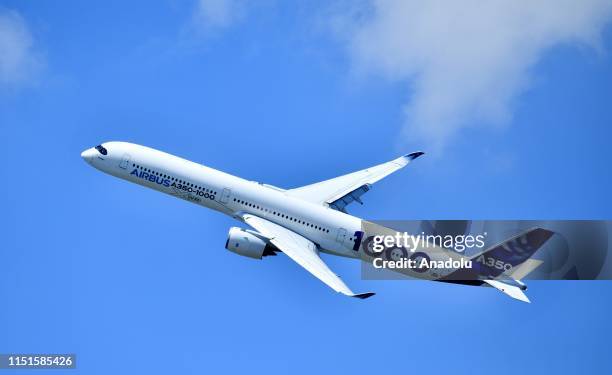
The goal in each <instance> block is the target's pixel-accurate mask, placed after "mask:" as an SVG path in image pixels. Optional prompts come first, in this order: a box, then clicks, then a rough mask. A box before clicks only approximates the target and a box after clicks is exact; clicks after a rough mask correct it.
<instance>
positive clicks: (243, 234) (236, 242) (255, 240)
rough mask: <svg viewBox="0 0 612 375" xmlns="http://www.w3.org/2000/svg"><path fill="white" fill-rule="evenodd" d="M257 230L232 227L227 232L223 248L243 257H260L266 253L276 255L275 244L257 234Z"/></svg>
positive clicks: (266, 254)
mask: <svg viewBox="0 0 612 375" xmlns="http://www.w3.org/2000/svg"><path fill="white" fill-rule="evenodd" d="M257 234H258V233H257V232H254V231H250V230H246V229H242V228H238V227H232V228H230V230H229V233H228V234H227V241H226V242H225V248H226V249H228V250H229V251H231V252H234V253H236V254H239V255H243V256H245V257H249V258H254V259H261V258H262V257H265V256H268V255H276V252H277V251H279V250H278V249H277V248H276V246H274V245H272V244H270V243H269V242H268V241H266V240H264V239H263V236H261V237H260V236H257Z"/></svg>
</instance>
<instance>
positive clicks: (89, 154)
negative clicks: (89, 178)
mask: <svg viewBox="0 0 612 375" xmlns="http://www.w3.org/2000/svg"><path fill="white" fill-rule="evenodd" d="M94 156H96V150H94V149H93V148H88V149H87V150H85V151H83V152H81V157H82V158H83V160H85V161H86V162H88V163H91V162H92V160H93V158H94Z"/></svg>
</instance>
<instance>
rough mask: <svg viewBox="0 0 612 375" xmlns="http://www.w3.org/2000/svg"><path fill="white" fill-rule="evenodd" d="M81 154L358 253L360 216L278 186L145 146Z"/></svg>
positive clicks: (154, 185)
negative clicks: (357, 238) (317, 202)
mask: <svg viewBox="0 0 612 375" xmlns="http://www.w3.org/2000/svg"><path fill="white" fill-rule="evenodd" d="M101 146H102V148H103V151H104V152H105V153H106V155H104V154H103V153H102V152H101V151H99V150H97V149H95V148H91V149H88V150H86V151H84V152H83V153H82V154H81V156H82V157H83V158H84V159H85V160H86V161H87V162H88V163H89V164H91V165H92V166H93V167H95V168H97V169H99V170H101V171H103V172H105V173H108V174H110V175H113V176H115V177H119V178H122V179H124V180H127V181H130V182H134V183H136V184H139V185H142V186H146V187H148V188H151V189H155V190H158V191H161V192H163V193H167V194H170V195H173V196H176V197H179V198H182V199H184V200H187V201H189V202H192V203H195V204H198V205H201V206H204V207H207V208H211V209H213V210H216V211H219V212H222V213H224V214H226V215H229V216H232V217H234V218H237V219H240V215H239V214H242V213H250V214H252V215H255V216H259V217H262V218H265V219H266V220H269V221H271V222H274V223H276V224H279V225H281V226H283V227H285V228H288V229H290V230H292V231H294V232H296V233H298V234H300V235H302V236H303V237H305V238H307V239H309V240H311V241H312V242H314V243H315V244H317V245H318V246H319V249H320V250H321V251H323V252H327V253H331V254H335V255H340V256H345V257H350V258H359V252H358V251H355V250H353V245H354V243H355V242H354V241H355V236H354V233H355V232H357V231H360V230H361V219H359V218H356V217H354V216H351V215H347V214H345V213H342V212H340V211H336V210H333V209H331V208H329V207H325V206H322V205H318V204H314V203H310V202H307V201H303V200H301V199H297V198H294V197H291V196H289V195H287V194H285V192H284V190H283V189H279V188H276V187H273V186H269V185H265V184H261V183H258V182H255V181H247V180H245V179H242V178H240V177H236V176H232V175H230V174H227V173H224V172H221V171H218V170H216V169H213V168H209V167H206V166H204V165H201V164H197V163H194V162H191V161H189V160H185V159H182V158H180V157H177V156H174V155H170V154H167V153H165V152H162V151H158V150H155V149H152V148H149V147H145V146H140V145H136V144H132V143H127V142H106V143H103V144H102V145H101Z"/></svg>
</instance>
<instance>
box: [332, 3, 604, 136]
mask: <svg viewBox="0 0 612 375" xmlns="http://www.w3.org/2000/svg"><path fill="white" fill-rule="evenodd" d="M356 4H359V5H356ZM348 8H349V9H346V8H345V9H343V11H342V15H339V14H336V18H335V19H334V21H335V26H338V25H341V26H342V27H341V28H340V32H341V36H342V37H343V38H344V41H346V43H347V48H348V50H349V53H350V56H351V59H352V61H353V65H354V67H355V70H356V71H358V72H361V73H370V74H372V73H374V74H380V75H382V76H383V77H386V78H388V79H391V80H393V81H400V82H406V83H407V84H409V85H410V86H409V87H410V88H411V90H412V91H411V97H410V99H409V101H408V103H407V104H406V107H405V115H406V118H405V125H404V129H403V133H404V139H413V140H414V139H416V140H417V141H418V142H420V143H423V144H425V143H426V144H427V145H433V146H434V147H435V146H438V147H442V146H444V145H445V144H446V143H448V142H449V140H450V139H451V137H453V136H454V135H456V134H457V133H458V132H460V131H461V130H462V129H465V128H466V127H469V126H474V125H475V124H479V125H481V126H483V125H484V126H495V125H499V124H504V123H507V122H508V121H509V120H510V118H511V109H512V101H513V99H515V98H516V97H517V95H518V94H520V93H521V92H522V91H523V90H525V89H526V87H527V85H528V83H529V73H530V69H529V68H530V67H532V66H533V65H534V64H535V63H536V62H537V61H538V60H539V59H540V58H541V57H542V55H543V53H544V52H545V51H546V50H548V49H550V48H551V47H553V46H556V45H559V44H563V43H567V44H576V45H585V46H590V47H595V48H597V47H598V43H599V38H600V34H601V32H602V29H603V27H604V26H605V24H606V23H607V21H608V20H609V19H610V16H611V14H612V1H609V0H580V1H575V0H532V1H514V0H508V1H502V0H498V1H493V0H483V1H480V0H465V1H445V0H424V1H408V0H384V1H383V0H371V1H368V0H366V1H365V2H361V3H355V2H351V3H349V5H348ZM338 13H340V12H338Z"/></svg>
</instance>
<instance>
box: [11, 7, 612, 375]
mask: <svg viewBox="0 0 612 375" xmlns="http://www.w3.org/2000/svg"><path fill="white" fill-rule="evenodd" d="M223 3H224V2H222V1H221V2H218V4H223ZM586 3H588V2H585V4H586ZM595 3H596V2H594V3H593V4H595ZM210 4H211V3H209V2H207V1H203V2H201V3H199V4H198V3H194V2H190V1H170V0H168V1H162V2H159V3H156V4H151V3H150V2H140V3H139V2H130V3H129V4H126V3H125V2H114V1H107V2H100V3H96V4H93V3H87V4H85V3H83V2H63V3H61V4H58V3H52V2H43V3H41V2H21V1H3V2H2V4H1V5H0V15H1V16H0V137H1V138H0V139H2V147H1V148H0V158H2V160H3V163H2V164H1V167H0V171H1V172H2V176H3V178H4V181H5V183H4V184H3V185H2V186H3V187H2V188H1V189H2V190H1V191H2V194H1V195H0V206H1V207H2V208H3V215H2V218H1V219H0V221H1V222H0V224H1V225H0V227H1V228H3V229H2V231H1V233H2V236H1V239H0V241H1V242H0V244H1V245H0V296H1V297H2V300H3V301H4V303H3V307H2V308H1V309H0V322H2V324H1V326H2V328H1V329H0V352H2V353H9V352H73V353H77V355H78V362H79V363H78V366H79V369H78V370H77V371H76V372H75V373H86V374H108V373H118V374H119V373H126V374H131V373H134V372H142V373H148V374H157V373H159V374H162V373H169V372H177V373H185V374H190V373H209V372H215V373H218V372H227V373H244V372H246V371H249V372H255V373H268V374H270V373H287V372H288V371H291V372H292V373H312V372H315V371H316V372H323V373H327V372H332V371H333V372H339V373H372V372H374V371H383V370H384V371H385V372H386V371H388V372H391V371H429V372H436V373H437V372H446V371H448V372H453V373H475V372H485V371H486V372H491V371H494V372H496V373H502V374H505V373H516V372H543V371H546V372H550V373H574V372H576V371H581V372H595V371H606V370H607V371H609V370H610V364H609V360H608V358H607V356H608V352H609V349H608V342H609V336H610V334H611V333H612V332H611V329H610V324H609V317H608V316H609V314H610V311H611V309H612V302H611V301H610V298H609V295H610V293H612V285H610V284H609V282H534V283H532V284H531V285H530V289H529V295H530V298H531V299H532V301H533V303H532V304H530V305H527V304H520V303H517V302H515V301H513V300H511V299H509V298H506V297H504V296H502V295H500V294H499V293H495V292H494V291H492V290H488V289H480V288H466V287H459V286H453V285H439V284H435V283H426V282H416V281H415V282H402V281H385V282H383V281H363V280H360V275H359V269H360V268H359V265H358V263H356V262H353V261H350V260H346V259H336V258H331V257H327V258H326V260H327V261H328V263H329V264H330V267H331V268H332V269H334V270H335V271H336V272H337V273H338V274H340V275H341V276H342V277H343V279H344V280H345V281H346V282H347V284H348V285H350V286H351V287H352V288H353V289H354V290H374V291H376V292H377V293H378V294H377V296H376V297H374V298H371V299H369V300H367V301H356V300H353V299H348V298H343V297H341V296H339V295H336V294H335V293H332V292H330V291H329V290H328V289H327V288H326V287H325V286H323V285H321V283H319V282H318V281H316V280H315V279H314V278H313V277H311V276H310V275H308V274H307V273H306V272H305V271H303V270H301V269H300V268H299V267H298V266H297V265H296V264H294V263H292V262H291V261H290V260H289V259H287V258H286V257H283V256H279V257H276V258H274V259H266V260H264V261H260V262H258V261H253V260H251V259H247V258H243V257H239V256H237V255H235V254H232V253H229V252H228V251H226V250H225V249H224V248H223V244H224V242H225V238H226V234H227V231H228V229H229V227H230V226H233V225H237V223H236V222H234V221H232V220H231V219H229V218H227V217H224V216H221V215H219V214H217V213H214V212H210V211H206V210H203V209H201V208H199V207H197V206H194V205H190V204H188V203H186V202H183V201H179V200H176V199H174V198H172V197H169V196H165V195H162V194H159V193H157V192H154V191H149V190H146V189H143V188H142V187H140V186H136V185H131V184H128V183H126V182H123V181H120V180H117V179H114V178H112V177H110V176H107V175H103V174H101V173H99V172H98V171H96V170H94V169H92V168H91V167H89V166H88V165H86V164H85V163H84V162H83V161H82V160H81V159H80V157H79V154H80V152H81V151H82V150H83V149H85V148H88V147H91V146H93V145H95V144H98V143H100V142H102V141H108V140H124V141H130V142H135V143H140V144H144V145H148V146H151V147H155V148H158V149H161V150H164V151H167V152H170V153H173V154H177V155H179V156H182V157H186V158H188V159H191V160H194V161H197V162H201V163H203V164H206V165H209V166H211V167H214V168H218V169H221V170H224V171H227V172H229V173H233V174H236V175H239V176H242V177H245V178H248V179H253V180H258V181H263V182H266V183H270V184H274V185H278V186H281V187H287V188H289V187H295V186H300V185H304V184H308V183H312V182H315V181H318V180H322V179H326V178H330V177H333V176H335V175H339V174H342V173H346V172H349V171H352V170H355V169H360V168H363V167H367V166H370V165H373V164H375V163H378V162H382V161H386V160H388V159H391V158H394V157H396V156H397V155H399V154H401V153H404V152H410V151H414V150H416V149H421V150H423V151H425V152H427V155H426V157H423V158H421V159H419V160H418V162H415V163H414V164H411V165H410V166H409V168H407V169H406V170H404V171H402V172H401V173H399V174H397V175H395V176H392V177H390V178H389V179H387V180H385V181H383V182H381V183H380V184H377V185H376V186H375V187H374V189H373V190H372V191H371V192H369V193H368V194H367V196H365V197H364V200H365V203H366V204H365V205H364V206H363V207H355V208H353V209H352V211H351V212H352V213H353V214H355V215H358V216H361V217H365V218H369V219H447V218H459V219H610V216H611V213H612V204H611V203H610V199H609V191H611V190H612V176H611V174H610V171H609V170H610V168H609V163H610V161H611V160H612V158H611V153H612V151H611V149H610V147H609V143H610V141H609V139H610V137H611V136H612V130H611V128H610V124H611V123H612V107H611V106H610V105H609V103H610V99H609V98H610V97H612V57H611V56H610V51H612V28H610V26H609V24H608V22H607V20H608V19H609V18H605V17H603V16H601V15H602V14H604V15H607V14H609V12H608V9H607V8H606V11H605V12H604V11H598V10H599V9H598V8H597V7H596V4H595V5H593V6H592V9H591V10H592V11H591V12H587V11H585V12H575V11H572V12H569V14H576V18H580V15H584V19H583V20H581V21H580V22H578V21H577V22H575V23H572V22H570V24H571V25H570V27H569V28H563V27H561V26H562V25H560V24H553V25H552V26H550V28H549V29H550V30H552V31H550V30H549V29H546V30H544V31H542V35H540V36H541V37H537V35H533V38H528V40H525V39H522V38H519V39H518V41H519V42H521V43H524V44H520V45H524V46H526V47H525V50H528V52H529V53H526V52H525V55H521V49H520V48H515V46H516V44H515V42H516V40H511V41H505V40H501V41H498V40H496V39H494V42H495V43H498V44H495V45H498V46H502V47H503V48H507V47H508V46H512V48H513V51H515V52H516V53H512V54H506V53H499V54H496V55H495V58H492V57H491V56H492V55H486V54H485V55H484V56H483V55H481V54H479V53H477V52H479V51H481V49H482V50H486V46H487V45H489V44H488V43H485V42H486V41H482V42H483V43H482V46H483V47H482V48H477V49H471V48H468V44H469V43H470V40H472V39H470V38H468V37H466V39H465V45H466V48H465V49H463V48H458V49H457V52H456V54H451V55H450V58H453V59H457V60H456V61H458V62H463V61H474V62H475V64H476V63H479V64H482V65H481V67H482V69H477V70H471V69H468V71H467V72H468V73H470V74H471V75H469V74H468V75H466V74H467V73H465V72H464V71H462V70H461V69H459V68H457V71H454V72H453V71H450V70H449V69H450V68H449V69H446V68H444V69H442V71H443V72H444V74H443V75H442V76H440V74H441V73H440V70H436V69H432V68H431V66H442V67H446V65H439V61H440V59H443V57H444V56H445V55H443V56H442V57H441V55H440V54H439V52H440V51H438V50H433V51H430V50H429V49H426V50H424V51H421V50H419V49H418V48H417V47H414V49H410V48H412V47H411V46H417V45H420V44H419V43H416V42H415V41H414V40H406V39H402V38H400V39H399V40H398V41H395V40H394V39H393V37H395V34H393V33H392V34H393V37H392V38H391V39H385V38H386V37H387V34H384V33H383V32H381V33H382V34H378V32H379V31H376V32H374V31H371V30H373V29H375V30H386V29H385V28H384V27H382V26H380V25H379V24H378V23H380V24H385V22H386V19H385V18H384V17H383V16H380V17H379V18H377V19H374V20H372V21H370V22H371V23H370V24H366V25H362V24H359V23H357V24H350V22H347V21H346V18H345V17H347V16H346V14H352V13H351V11H355V10H354V9H347V8H350V5H347V3H339V4H336V5H332V6H330V5H329V3H327V2H312V3H311V2H308V4H300V5H295V6H289V5H288V4H286V3H284V4H283V3H281V2H275V1H269V2H263V3H261V4H260V5H257V6H249V5H246V4H245V3H231V2H230V3H229V5H227V4H226V6H227V7H226V8H221V9H219V8H214V6H219V5H218V4H217V3H215V4H216V5H214V4H213V5H210ZM379 6H380V5H379ZM585 6H586V7H590V6H591V5H585ZM211 7H213V8H211ZM372 7H374V8H368V9H367V10H368V11H370V12H375V14H379V15H380V14H385V11H388V10H385V9H378V8H376V5H372ZM402 11H403V9H402ZM492 12H493V11H492ZM424 13H427V12H424ZM527 13H529V12H527ZM366 14H367V13H366ZM493 14H497V13H496V12H493ZM529 14H531V13H529ZM535 14H536V15H537V14H539V13H537V12H536V13H535ZM593 14H596V15H597V17H600V18H597V17H595V16H593ZM534 17H536V16H535V15H534ZM564 17H566V18H564ZM519 18H520V17H519ZM425 19H426V18H425ZM536 19H537V18H536ZM556 19H561V20H564V19H567V15H564V14H560V15H559V17H558V18H556ZM556 19H555V20H556ZM571 19H572V20H573V19H574V18H571ZM501 21H503V22H501ZM377 22H378V23H377ZM470 22H471V23H470V24H472V23H474V22H473V21H470ZM551 22H552V21H551ZM555 22H557V21H555ZM559 22H560V21H559ZM347 23H349V25H348V26H347ZM474 24H476V25H479V24H478V22H476V23H474ZM499 24H500V25H506V26H507V27H508V28H509V30H514V29H513V27H515V21H513V20H506V19H503V20H500V22H499ZM542 24H545V23H542ZM338 25H340V26H338ZM485 26H486V25H485ZM506 26H504V27H506ZM338 29H340V30H338ZM392 30H395V29H394V28H392ZM436 30H437V29H436ZM538 30H539V29H538ZM402 32H403V31H402V30H399V29H398V30H397V34H401V33H402ZM495 32H496V31H491V33H490V34H495ZM534 32H536V31H534ZM538 32H539V31H538ZM425 34H426V35H429V36H430V37H432V38H433V41H434V42H435V41H440V42H441V43H442V41H446V39H445V37H444V36H440V35H437V34H436V33H435V32H434V33H432V34H427V33H425ZM481 34H483V33H482V32H479V33H478V35H481ZM508 34H511V35H515V34H516V33H514V34H513V33H508ZM401 35H404V34H401ZM372 38H374V40H376V41H380V45H381V46H384V45H387V44H388V45H392V46H396V45H398V46H400V47H401V46H407V47H406V49H409V50H410V51H412V52H411V53H410V54H408V55H407V56H404V55H398V56H393V55H392V53H391V52H389V51H388V50H387V49H384V48H382V47H381V48H382V49H381V50H378V49H376V48H374V49H372V48H373V47H372V45H371V44H368V40H370V39H372ZM532 39H533V40H538V41H539V42H538V43H535V42H533V43H532V42H531V40H532ZM7 41H8V42H7ZM387 42H388V43H387ZM392 42H393V43H392ZM452 42H453V45H455V44H456V43H455V41H454V40H453V41H452ZM442 45H444V44H443V43H442ZM527 47H529V48H527ZM448 48H450V47H448ZM448 48H444V49H442V50H443V51H447V50H449V49H448ZM503 48H501V47H500V49H502V50H504V49H503ZM399 49H400V50H402V51H403V49H402V48H399ZM392 50H394V49H392ZM453 51H454V50H453ZM465 51H472V52H470V53H468V54H467V55H464V54H463V53H464V52H465ZM474 51H476V52H474ZM504 51H506V50H504ZM465 53H467V52H465ZM508 55H511V56H515V55H516V59H517V60H516V61H514V62H513V63H512V64H511V63H508V64H507V65H504V68H503V69H501V70H500V68H499V59H501V60H503V61H506V60H507V59H506V56H508ZM373 56H374V57H373ZM379 56H383V57H384V59H382V60H376V59H377V58H378V57H379ZM424 56H426V57H427V58H424ZM11 59H12V60H11ZM408 60H409V61H416V60H418V61H421V62H420V63H419V64H415V65H411V64H412V62H410V63H407V62H406V61H408ZM455 66H463V65H462V64H452V67H453V69H454V67H455ZM481 71H482V72H484V71H486V72H488V73H487V74H484V73H482V75H480V74H481ZM500 71H502V72H506V73H507V74H506V76H507V77H510V78H509V79H506V80H505V81H503V80H501V81H500V80H498V79H494V78H491V77H498V76H499V75H498V74H497V72H500ZM446 73H448V76H447V75H445V74H446ZM451 73H452V74H454V75H451ZM463 76H468V77H469V78H470V79H468V80H460V79H458V77H459V78H461V77H463ZM440 77H443V78H444V77H446V78H448V80H447V81H445V82H446V85H442V87H443V88H444V90H441V91H440V92H438V91H435V90H434V91H433V94H432V90H433V89H432V86H431V85H430V84H431V81H436V82H437V80H438V79H440ZM483 77H484V78H483ZM518 81H520V82H521V84H520V85H517V84H515V83H516V82H518ZM471 82H480V83H481V84H478V85H476V84H475V85H474V86H470V85H471ZM448 85H450V86H451V87H452V90H451V89H448ZM434 86H435V85H434ZM500 92H501V93H502V94H499V93H500ZM445 93H448V96H447V95H445ZM466 93H467V94H466ZM468 94H469V95H468ZM496 95H497V96H496ZM440 98H444V101H442V99H440ZM478 103H486V106H485V105H484V104H483V107H486V108H484V109H482V108H480V106H479V105H478ZM431 108H433V110H431V111H429V109H431ZM445 108H446V110H447V112H443V111H444V110H445ZM448 108H452V109H453V110H450V111H448ZM481 109H482V110H481ZM432 113H435V114H437V113H443V114H444V115H445V116H441V117H439V118H438V117H436V116H433V115H432ZM432 124H433V125H432ZM433 128H435V131H432V130H431V129H433ZM24 373H27V372H24Z"/></svg>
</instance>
